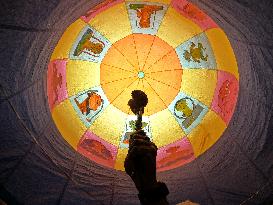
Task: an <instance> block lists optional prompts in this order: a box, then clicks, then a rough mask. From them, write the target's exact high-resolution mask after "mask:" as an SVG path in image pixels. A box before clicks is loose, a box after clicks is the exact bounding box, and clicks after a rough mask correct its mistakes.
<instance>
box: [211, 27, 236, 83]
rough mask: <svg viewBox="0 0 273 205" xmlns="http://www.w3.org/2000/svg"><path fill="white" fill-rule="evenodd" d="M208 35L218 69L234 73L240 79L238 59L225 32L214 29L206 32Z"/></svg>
mask: <svg viewBox="0 0 273 205" xmlns="http://www.w3.org/2000/svg"><path fill="white" fill-rule="evenodd" d="M206 35H207V37H208V39H209V41H210V44H211V46H212V49H213V51H214V56H215V58H216V63H217V69H218V70H223V71H227V72H229V73H232V74H233V75H235V77H236V78H237V79H239V72H238V65H237V61H236V57H235V55H234V52H233V49H232V47H231V44H230V42H229V40H228V38H227V36H226V34H225V33H224V31H222V30H221V29H220V28H214V29H210V30H208V31H206Z"/></svg>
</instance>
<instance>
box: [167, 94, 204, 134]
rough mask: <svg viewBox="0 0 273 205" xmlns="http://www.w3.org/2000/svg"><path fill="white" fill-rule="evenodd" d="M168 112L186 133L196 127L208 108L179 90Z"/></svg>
mask: <svg viewBox="0 0 273 205" xmlns="http://www.w3.org/2000/svg"><path fill="white" fill-rule="evenodd" d="M169 110H170V112H171V113H172V114H173V115H174V117H175V119H176V121H177V122H178V123H179V125H180V126H181V128H182V129H183V130H184V132H185V133H186V134H189V133H190V132H191V130H192V129H193V128H194V127H196V126H197V125H198V124H199V123H200V122H201V120H202V119H203V117H204V116H205V114H206V113H207V111H208V108H207V107H206V106H205V105H203V104H202V103H200V102H199V101H197V100H196V99H194V98H192V97H191V96H188V95H186V94H184V93H182V92H180V93H179V94H178V95H177V96H176V98H175V99H174V101H173V102H172V103H171V104H170V106H169Z"/></svg>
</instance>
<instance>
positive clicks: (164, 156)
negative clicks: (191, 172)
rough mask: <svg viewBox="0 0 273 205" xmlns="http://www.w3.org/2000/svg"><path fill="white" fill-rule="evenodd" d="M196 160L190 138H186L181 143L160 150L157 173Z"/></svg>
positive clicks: (157, 159)
mask: <svg viewBox="0 0 273 205" xmlns="http://www.w3.org/2000/svg"><path fill="white" fill-rule="evenodd" d="M194 159H195V156H194V153H193V148H192V145H191V143H190V141H189V140H188V138H186V137H184V138H182V139H181V140H179V141H176V142H174V143H172V144H169V145H167V146H165V147H161V148H160V149H158V151H157V158H156V161H157V171H159V172H160V171H166V170H170V169H174V168H177V167H180V166H182V165H184V164H187V163H189V162H191V161H192V160H194Z"/></svg>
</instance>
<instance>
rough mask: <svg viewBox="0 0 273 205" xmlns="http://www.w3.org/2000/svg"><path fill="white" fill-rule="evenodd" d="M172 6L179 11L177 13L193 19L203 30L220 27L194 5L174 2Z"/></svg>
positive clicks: (175, 0) (181, 0) (174, 0)
mask: <svg viewBox="0 0 273 205" xmlns="http://www.w3.org/2000/svg"><path fill="white" fill-rule="evenodd" d="M171 4H172V6H173V7H174V8H175V9H176V10H177V12H179V13H180V14H182V15H183V16H185V17H186V18H189V19H191V20H192V21H193V22H195V23H196V24H197V25H199V26H200V27H201V28H202V29H203V30H207V29H209V28H216V27H218V25H217V24H216V23H215V22H214V21H213V20H212V19H211V18H210V17H209V16H208V15H206V14H205V13H204V12H203V11H202V10H200V9H199V8H198V7H196V6H195V5H194V4H192V3H190V2H188V1H186V0H173V1H172V3H171Z"/></svg>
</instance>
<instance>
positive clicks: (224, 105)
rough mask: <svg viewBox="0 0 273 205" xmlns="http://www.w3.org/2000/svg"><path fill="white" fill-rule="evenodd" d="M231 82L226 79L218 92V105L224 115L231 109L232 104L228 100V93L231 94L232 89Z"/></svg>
mask: <svg viewBox="0 0 273 205" xmlns="http://www.w3.org/2000/svg"><path fill="white" fill-rule="evenodd" d="M232 86H233V84H232V83H231V82H230V81H229V80H226V81H225V82H224V83H223V84H222V86H221V88H220V90H219V94H218V106H219V108H221V110H222V113H223V114H224V115H225V114H226V113H227V112H228V111H229V110H231V107H232V104H231V103H230V102H229V99H230V95H231V90H232Z"/></svg>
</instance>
